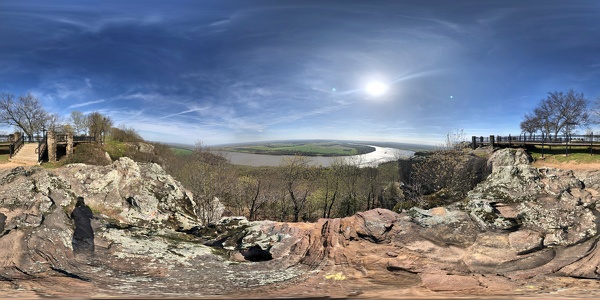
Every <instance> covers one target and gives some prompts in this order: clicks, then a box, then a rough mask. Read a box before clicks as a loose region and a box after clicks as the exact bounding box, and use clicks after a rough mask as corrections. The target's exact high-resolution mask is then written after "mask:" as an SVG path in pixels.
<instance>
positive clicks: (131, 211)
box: [56, 157, 202, 229]
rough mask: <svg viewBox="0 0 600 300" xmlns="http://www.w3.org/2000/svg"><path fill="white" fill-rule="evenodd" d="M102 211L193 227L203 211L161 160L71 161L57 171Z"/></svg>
mask: <svg viewBox="0 0 600 300" xmlns="http://www.w3.org/2000/svg"><path fill="white" fill-rule="evenodd" d="M56 172H57V175H58V176H60V177H61V178H64V180H65V181H66V182H65V185H67V186H70V187H71V190H72V192H73V193H74V194H75V195H78V196H83V197H84V198H85V201H86V203H87V204H88V205H89V206H90V207H91V208H92V209H93V210H95V211H97V212H98V213H99V214H100V215H103V216H106V217H107V218H110V219H113V220H115V221H116V222H121V223H126V224H135V225H136V226H153V227H160V226H173V227H175V228H184V229H189V228H191V227H193V226H195V225H199V224H200V220H199V218H198V216H199V215H201V214H202V211H201V210H200V209H199V207H198V205H197V204H196V202H195V201H194V200H193V196H192V194H191V193H189V192H188V191H186V190H185V188H183V186H182V185H181V184H180V183H179V182H177V181H175V180H174V179H173V178H172V177H171V176H170V175H168V174H167V173H166V172H165V171H164V170H163V169H162V168H161V167H160V166H158V165H157V164H152V163H149V164H138V163H135V162H134V161H132V160H131V159H129V158H126V157H124V158H120V159H119V160H117V161H115V162H114V163H113V164H112V165H109V166H88V165H83V164H73V165H68V166H66V167H65V168H61V169H59V170H57V171H56Z"/></svg>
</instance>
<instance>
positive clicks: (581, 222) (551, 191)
mask: <svg viewBox="0 0 600 300" xmlns="http://www.w3.org/2000/svg"><path fill="white" fill-rule="evenodd" d="M529 161H530V157H529V155H528V154H527V153H526V152H525V151H523V150H522V149H517V150H514V149H502V150H499V151H496V152H495V153H494V154H493V155H492V157H491V158H490V164H492V165H493V171H492V174H491V175H490V176H489V177H488V179H487V180H486V181H485V182H482V183H480V184H479V185H478V186H477V187H475V189H473V190H472V191H471V192H469V194H468V197H467V198H468V201H467V208H469V209H470V212H471V215H472V216H473V218H474V219H475V220H477V221H478V225H479V226H480V227H481V228H482V229H484V230H489V229H499V230H516V229H517V228H522V229H527V230H532V231H535V232H536V234H540V235H541V236H543V244H544V245H545V246H553V245H562V246H569V245H575V244H578V243H581V242H583V241H585V240H587V239H589V238H592V237H594V236H596V235H597V233H598V229H597V225H596V224H597V222H598V218H597V215H598V212H597V210H596V209H595V207H596V202H597V201H598V198H597V196H596V194H597V193H596V191H595V190H594V189H590V188H588V186H594V185H597V182H594V180H590V179H591V178H594V176H593V175H590V174H588V175H589V176H586V177H585V178H586V179H584V180H585V181H587V182H588V184H585V183H584V182H583V181H582V180H580V179H579V178H577V177H576V176H575V174H574V173H573V171H564V170H559V169H553V168H541V169H537V168H534V167H532V166H531V165H528V164H526V163H527V162H529ZM599 179H600V178H599ZM497 206H502V208H501V209H502V210H503V211H504V212H501V211H500V210H499V209H498V208H497Z"/></svg>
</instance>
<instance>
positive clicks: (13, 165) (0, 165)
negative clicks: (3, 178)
mask: <svg viewBox="0 0 600 300" xmlns="http://www.w3.org/2000/svg"><path fill="white" fill-rule="evenodd" d="M36 165H37V164H33V163H31V164H27V163H20V162H12V161H9V162H5V163H0V170H6V169H12V168H16V167H31V166H36Z"/></svg>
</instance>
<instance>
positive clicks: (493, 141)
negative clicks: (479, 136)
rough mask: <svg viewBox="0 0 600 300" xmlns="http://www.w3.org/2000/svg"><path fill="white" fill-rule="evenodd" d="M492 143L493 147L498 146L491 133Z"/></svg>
mask: <svg viewBox="0 0 600 300" xmlns="http://www.w3.org/2000/svg"><path fill="white" fill-rule="evenodd" d="M490 145H492V148H494V147H496V141H495V139H494V136H493V135H490Z"/></svg>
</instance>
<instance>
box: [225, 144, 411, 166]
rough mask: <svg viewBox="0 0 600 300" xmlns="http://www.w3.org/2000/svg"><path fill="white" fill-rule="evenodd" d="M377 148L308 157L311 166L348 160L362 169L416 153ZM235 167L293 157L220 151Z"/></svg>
mask: <svg viewBox="0 0 600 300" xmlns="http://www.w3.org/2000/svg"><path fill="white" fill-rule="evenodd" d="M369 146H371V147H374V148H375V151H373V152H370V153H367V154H362V155H353V156H327V157H326V156H306V157H307V158H308V159H309V164H310V165H313V166H323V167H328V166H330V165H331V164H332V163H333V161H334V160H336V159H340V158H343V159H346V160H348V161H350V162H352V163H356V164H358V165H360V166H361V167H367V166H378V165H379V164H382V163H384V162H388V161H392V160H396V159H398V158H400V157H410V156H413V154H414V152H413V151H410V150H402V149H396V148H387V147H378V146H373V145H369ZM219 153H220V154H222V155H223V156H225V157H226V158H227V159H228V160H229V161H230V162H231V163H232V164H234V165H244V166H254V167H260V166H280V165H281V164H282V163H283V160H284V159H286V158H290V157H293V156H290V155H266V154H250V153H240V152H230V151H219Z"/></svg>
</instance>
